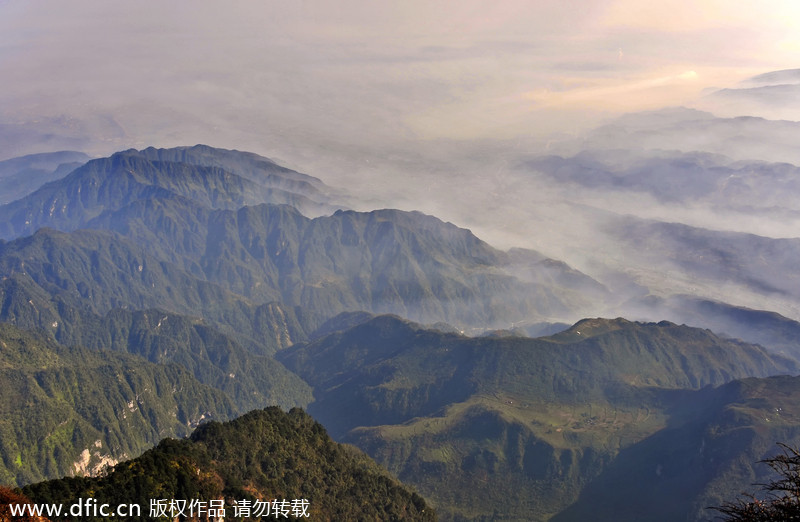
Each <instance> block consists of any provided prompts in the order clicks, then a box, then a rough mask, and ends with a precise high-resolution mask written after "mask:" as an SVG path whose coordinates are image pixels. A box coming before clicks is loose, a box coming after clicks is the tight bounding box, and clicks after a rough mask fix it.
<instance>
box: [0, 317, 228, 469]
mask: <svg viewBox="0 0 800 522" xmlns="http://www.w3.org/2000/svg"><path fill="white" fill-rule="evenodd" d="M0 389H2V390H3V393H2V399H0V455H2V460H1V461H0V482H2V483H4V484H26V483H30V482H32V481H36V480H42V479H43V478H48V477H56V476H63V475H73V474H83V473H91V472H96V471H99V470H100V469H102V468H103V467H104V466H105V465H107V464H113V463H115V462H117V461H118V460H120V459H123V458H126V457H128V458H129V457H131V456H133V455H138V454H140V453H141V452H142V451H144V450H146V449H147V448H149V447H150V446H152V445H153V444H155V443H156V442H158V441H159V440H161V439H162V438H164V437H168V436H184V435H186V434H187V433H189V431H190V429H191V428H193V427H194V426H196V425H197V424H198V423H199V422H200V421H201V420H203V419H208V418H223V419H224V418H229V417H230V416H231V415H232V414H233V413H234V412H235V407H234V405H233V404H232V402H231V401H230V400H229V399H228V397H227V396H226V395H225V394H224V393H222V392H220V391H218V390H215V389H213V388H211V387H209V386H206V385H203V384H201V383H199V382H198V381H197V380H195V379H194V378H193V377H192V376H191V374H189V373H188V372H187V371H186V370H185V369H183V368H181V367H180V366H178V365H176V364H167V365H156V364H152V363H149V362H147V361H146V360H144V359H142V358H140V357H135V356H132V355H128V354H121V353H110V352H96V351H91V350H87V349H85V348H66V347H64V346H60V345H57V344H55V343H54V342H52V341H51V340H50V339H48V338H46V337H45V336H44V335H42V334H38V333H31V332H26V331H23V330H19V329H17V328H15V327H13V326H11V325H8V324H4V323H0Z"/></svg>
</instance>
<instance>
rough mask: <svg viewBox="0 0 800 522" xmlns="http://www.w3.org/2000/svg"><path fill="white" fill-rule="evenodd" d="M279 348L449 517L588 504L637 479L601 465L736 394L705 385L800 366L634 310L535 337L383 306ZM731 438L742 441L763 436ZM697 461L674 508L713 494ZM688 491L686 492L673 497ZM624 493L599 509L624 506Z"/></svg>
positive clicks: (362, 439)
mask: <svg viewBox="0 0 800 522" xmlns="http://www.w3.org/2000/svg"><path fill="white" fill-rule="evenodd" d="M278 358H279V359H280V360H281V361H283V362H284V363H285V364H286V365H287V367H289V368H290V369H292V370H294V371H296V372H298V373H299V374H300V375H301V376H302V377H303V378H304V379H306V380H307V381H308V382H309V383H310V384H311V385H312V386H313V387H314V395H315V399H316V400H315V402H314V403H312V404H311V405H309V411H310V413H312V415H314V416H315V417H317V418H318V419H320V421H321V422H323V423H324V424H325V425H326V426H327V427H328V428H329V429H330V430H331V432H332V433H334V434H335V435H336V436H337V437H341V438H343V440H346V441H348V442H351V443H353V444H355V445H357V446H358V447H360V448H362V449H363V450H365V451H366V452H367V453H368V454H369V455H370V456H372V457H373V458H375V459H376V461H378V462H379V463H381V464H383V465H385V466H386V467H387V468H388V469H390V470H391V471H392V472H393V473H395V474H396V475H397V476H398V477H399V478H400V479H401V480H403V481H406V482H408V483H411V484H414V485H415V486H416V487H417V488H419V491H420V492H421V493H422V494H423V495H425V496H426V497H427V498H429V499H430V500H431V502H433V503H434V504H435V505H436V506H437V509H438V510H439V513H440V516H441V517H442V518H443V519H446V520H462V519H468V520H482V519H492V520H495V519H496V520H548V519H549V518H552V517H557V516H564V517H566V516H567V515H566V514H564V515H557V514H559V513H562V512H564V509H565V508H567V507H568V506H570V505H571V504H573V503H576V501H578V503H577V504H574V506H582V505H584V504H583V500H582V499H583V494H584V493H583V492H584V491H585V490H586V488H589V489H588V491H592V490H593V489H592V488H593V487H594V485H595V484H601V485H604V487H608V488H612V489H613V488H616V489H617V490H619V491H620V492H622V493H621V494H626V493H625V492H627V491H629V490H630V489H632V488H633V489H635V488H636V484H630V483H628V481H627V480H626V479H625V478H624V477H623V476H620V475H616V474H614V475H610V477H612V478H609V479H606V478H605V477H606V476H607V475H609V474H610V473H613V469H615V467H614V466H615V463H617V462H625V460H626V455H628V454H629V453H630V452H635V451H637V450H638V448H640V447H642V448H644V447H647V446H648V445H649V444H650V442H649V441H651V440H653V441H655V440H659V434H665V433H673V431H672V430H673V428H674V427H675V426H690V425H694V424H693V423H698V422H705V421H706V420H708V419H709V417H708V415H709V411H708V410H707V409H703V408H707V407H708V405H709V404H713V405H716V406H717V407H718V406H719V405H720V404H725V403H726V401H727V400H729V397H728V396H727V395H726V394H727V393H729V392H728V391H726V390H727V388H725V386H723V387H722V388H719V390H721V391H719V392H716V394H711V392H710V391H709V390H713V389H712V388H705V389H704V387H708V386H709V385H717V386H719V385H724V384H725V383H727V382H729V381H730V380H732V379H736V378H741V377H746V376H749V375H762V376H766V375H770V374H775V373H784V372H793V373H796V372H797V363H795V362H793V361H791V360H788V359H785V358H783V357H779V356H773V355H770V354H768V353H767V352H766V351H765V350H764V349H762V348H760V347H758V346H754V345H748V344H745V343H741V342H738V341H732V340H728V339H722V338H719V337H717V336H715V335H714V334H712V333H711V332H709V331H707V330H700V329H696V328H689V327H685V326H678V325H675V324H672V323H667V322H663V323H659V324H655V323H650V324H642V323H633V322H630V321H626V320H623V319H615V320H605V319H588V320H584V321H581V322H579V323H577V324H576V325H574V326H573V327H572V328H570V329H569V330H567V331H565V332H562V333H560V334H556V335H554V336H552V337H549V338H540V339H527V338H514V337H504V338H466V337H463V336H460V335H455V334H446V333H442V332H436V331H431V330H426V329H423V328H421V327H419V326H418V325H415V324H413V323H410V322H408V321H404V320H401V319H400V318H397V317H392V316H380V317H376V318H373V319H370V320H368V321H366V322H365V323H363V324H361V325H358V326H355V327H352V328H350V329H347V330H344V331H339V332H335V333H332V334H330V335H329V336H327V337H324V338H322V339H319V340H316V341H314V342H311V343H309V344H306V345H297V346H293V347H291V348H288V349H286V350H283V351H281V352H279V354H278ZM737 382H744V383H747V382H748V381H737ZM754 382H764V381H761V380H755V381H754ZM745 385H746V384H745ZM784 386H786V385H784ZM722 390H725V391H722ZM787 392H789V393H790V394H791V393H792V392H791V390H787ZM794 396H795V397H800V393H798V394H796V395H794ZM789 400H791V399H789ZM744 404H748V405H749V404H750V403H748V402H745V403H744ZM699 405H703V406H702V407H700V406H699ZM753 406H754V407H756V408H758V410H757V411H758V413H761V412H762V410H761V409H760V408H761V407H762V406H763V405H759V404H754V405H753ZM737 407H742V406H737V405H735V404H732V405H731V406H730V408H731V410H729V411H735V409H736V408H737ZM753 414H755V412H754V413H753ZM695 443H699V441H698V440H696V439H692V444H693V445H694V444H695ZM653 444H655V442H653ZM676 446H677V447H682V446H681V443H679V442H678V441H670V442H664V441H663V440H662V442H661V444H660V445H658V446H656V447H657V448H660V447H668V448H674V447H676ZM734 446H736V447H737V450H736V451H735V452H732V454H733V455H745V454H749V452H750V451H751V450H752V448H750V447H744V446H739V445H737V444H734ZM737 452H738V453H737ZM656 455H659V454H658V452H657V451H655V448H651V449H650V450H648V451H647V452H646V453H645V454H638V458H637V460H636V461H635V463H638V465H641V466H643V467H647V468H648V469H649V470H650V472H651V473H654V471H653V470H655V469H657V466H658V465H659V462H661V461H654V460H653V459H654V458H655V456H656ZM717 459H718V462H721V459H720V457H717ZM664 460H665V461H667V462H669V460H668V459H667V458H665V459H664ZM700 476H701V477H702V479H701V481H699V482H698V481H695V482H694V483H695V485H696V486H697V489H696V492H698V493H697V495H698V496H697V497H689V496H688V495H686V493H678V492H676V491H673V492H670V494H669V495H668V496H666V497H665V498H668V499H670V500H669V501H670V502H672V503H673V504H677V505H678V507H676V508H673V509H672V510H664V512H665V513H670V514H672V515H676V513H679V512H681V513H683V516H684V517H685V515H686V513H688V512H690V509H691V506H689V505H687V502H698V501H700V500H699V499H701V498H709V497H708V493H706V492H704V491H705V490H704V487H705V482H702V481H706V482H708V481H710V480H712V477H710V476H709V475H708V474H707V473H706V474H701V475H700ZM683 479H684V480H687V479H686V477H683ZM639 483H642V484H645V483H647V484H649V482H647V480H645V479H644V478H642V477H640V478H639ZM621 484H624V486H621ZM708 487H709V488H710V489H709V490H708V491H712V490H713V489H714V487H715V486H714V485H713V484H710V485H709V486H708ZM602 491H603V492H604V493H605V494H606V495H608V496H613V495H612V493H611V492H609V491H606V490H602ZM642 495H643V497H644V496H646V495H644V493H642ZM680 495H683V496H682V497H681V498H682V499H690V500H686V502H676V501H675V499H676V496H680ZM704 495H705V496H704ZM592 498H593V499H594V501H593V502H589V503H587V504H586V511H580V516H575V517H572V518H563V520H587V519H592V518H593V515H592V513H593V511H592V510H593V509H598V508H597V505H603V503H602V502H600V500H599V499H600V498H601V496H596V497H592ZM618 502H623V500H622V499H620V500H619V501H618ZM624 502H625V503H626V505H631V504H636V503H635V502H631V501H630V500H625V501H624ZM570 509H572V508H570ZM575 509H577V507H575ZM575 509H573V511H574V510H575ZM614 509H615V508H614V507H613V505H611V507H610V511H609V512H608V513H606V514H605V518H603V517H600V518H599V519H607V520H612V519H614V520H623V519H624V518H618V515H617V514H616V512H615V511H614ZM681 510H682V511H681ZM598 511H599V509H598ZM633 512H634V513H636V517H638V519H639V520H642V519H643V518H646V519H648V520H650V519H652V518H650V517H645V516H644V515H643V514H642V512H637V511H635V510H634V511H633ZM620 516H623V517H624V513H623V514H620ZM636 517H631V518H630V520H634V519H636ZM677 518H678V519H679V518H680V516H677ZM559 519H560V518H559ZM668 519H669V518H665V520H668ZM675 519H676V518H675V517H673V518H672V520H675Z"/></svg>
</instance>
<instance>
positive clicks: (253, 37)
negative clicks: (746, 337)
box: [0, 0, 800, 153]
mask: <svg viewBox="0 0 800 522" xmlns="http://www.w3.org/2000/svg"><path fill="white" fill-rule="evenodd" d="M798 24H800V3H797V2H795V1H763V2H749V1H748V2H739V1H737V2H730V1H696V0H693V1H678V2H676V1H659V2H642V1H641V0H586V1H569V0H566V1H565V0H555V1H551V0H545V1H532V0H522V1H519V0H513V1H508V0H506V1H499V2H498V1H496V0H495V1H476V0H460V1H457V2H456V1H452V2H450V1H448V2H444V1H431V0H424V1H418V0H404V1H403V2H373V1H361V0H343V1H342V0H337V1H329V0H312V1H302V0H294V1H290V2H287V1H253V2H245V1H237V2H216V1H215V2H211V1H170V2H161V1H137V2H122V1H108V0H102V1H83V0H78V1H69V2H63V1H25V2H22V1H0V77H2V78H3V88H2V92H0V118H2V120H3V121H5V122H9V121H14V122H21V121H25V122H29V121H31V120H32V119H34V118H40V117H42V116H57V115H67V116H74V117H81V118H86V117H87V115H89V114H103V115H105V114H111V115H112V116H113V117H114V118H115V120H116V122H117V123H118V124H119V125H120V127H121V129H116V130H114V129H110V130H109V129H107V130H106V132H107V133H109V135H107V136H105V137H106V138H107V139H108V140H109V141H110V142H111V145H113V144H116V143H117V141H120V143H121V142H123V141H125V140H126V139H127V140H128V141H131V140H133V143H132V144H133V145H149V144H151V143H150V142H151V141H155V140H160V143H161V144H163V145H175V144H185V143H194V142H196V141H206V142H209V141H210V142H212V144H217V145H221V146H234V145H235V144H236V142H239V141H241V140H243V139H244V140H245V142H246V143H245V145H246V146H247V147H250V148H254V147H255V148H256V149H258V148H259V144H262V145H261V146H260V150H256V151H257V152H263V153H266V152H279V151H277V150H275V148H274V145H270V144H274V143H277V142H280V141H282V140H283V141H285V142H291V143H294V144H295V145H297V143H298V141H303V140H305V141H307V142H309V143H310V144H313V147H326V146H327V147H337V146H338V145H340V144H346V145H347V146H350V147H355V148H357V147H361V146H363V147H365V148H371V147H373V146H376V147H380V146H386V145H389V144H392V143H398V142H403V141H415V140H431V139H447V140H452V139H456V140H461V139H476V138H477V139H485V138H514V137H518V136H523V137H525V136H531V135H533V136H541V135H544V134H548V133H550V132H552V131H557V132H571V131H574V130H576V129H579V128H581V127H582V125H583V124H584V123H585V122H587V121H595V119H594V118H595V117H596V116H598V115H600V116H604V115H605V116H607V115H609V114H614V113H617V112H621V111H622V112H624V111H632V110H639V109H645V108H656V107H661V106H664V105H679V104H684V103H687V102H688V101H690V100H693V99H696V98H697V97H698V96H699V95H700V93H701V92H702V91H703V89H706V88H709V87H714V86H730V85H731V84H734V83H735V82H737V81H739V80H741V79H744V78H746V77H748V76H752V75H754V74H758V73H762V72H766V71H771V70H776V69H785V68H790V67H793V66H794V65H795V64H798V63H800V60H799V59H798V58H800V31H798V30H797V26H798ZM98 125H101V126H102V124H98ZM114 132H117V134H116V135H114ZM123 135H124V138H121V139H119V140H117V138H119V136H123ZM115 136H116V137H115ZM214 137H216V138H217V139H218V140H219V142H217V143H214V139H213V138H214ZM114 140H117V141H114ZM167 142H169V143H167ZM112 148H113V147H112Z"/></svg>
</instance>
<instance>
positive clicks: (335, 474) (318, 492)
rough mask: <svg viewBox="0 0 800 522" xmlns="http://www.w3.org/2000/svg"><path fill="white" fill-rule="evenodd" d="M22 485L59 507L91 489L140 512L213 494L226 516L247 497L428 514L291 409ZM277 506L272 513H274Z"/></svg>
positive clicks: (348, 513)
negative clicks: (95, 469) (106, 467)
mask: <svg viewBox="0 0 800 522" xmlns="http://www.w3.org/2000/svg"><path fill="white" fill-rule="evenodd" d="M23 491H24V493H25V494H26V495H27V496H28V497H30V498H31V499H32V500H33V501H34V502H39V503H42V502H48V503H63V504H65V505H68V504H70V503H72V502H73V501H74V500H75V499H77V498H82V497H87V496H90V492H91V496H93V497H94V498H96V499H97V501H98V502H99V503H108V504H110V505H115V506H116V505H119V504H121V503H126V504H128V503H137V504H139V506H140V507H141V509H142V511H141V513H142V516H147V514H148V513H149V512H150V511H149V506H150V503H151V501H152V500H156V501H157V500H158V499H165V502H166V501H168V500H169V499H175V500H178V501H181V500H185V501H187V505H188V502H189V501H192V500H201V501H203V502H209V501H212V500H218V499H222V500H224V507H225V509H226V518H233V517H234V516H235V508H234V506H233V504H234V502H237V503H239V505H240V506H241V507H243V506H245V505H246V504H244V502H249V504H248V505H249V506H250V508H251V512H252V513H255V512H256V510H259V511H261V512H264V509H263V503H264V502H269V503H270V505H271V504H272V502H273V501H275V500H277V501H281V500H283V499H285V500H286V501H287V505H286V507H287V512H288V513H289V514H290V516H291V517H292V518H300V519H303V518H304V517H303V516H302V513H305V514H307V515H308V517H309V518H310V520H436V514H435V512H434V511H433V509H431V508H430V507H429V506H427V505H426V504H425V501H424V500H423V499H422V498H421V497H420V496H419V495H417V494H415V493H412V492H410V491H409V490H408V489H407V488H405V487H403V486H402V485H401V484H398V483H397V482H396V481H395V480H393V479H391V478H390V477H388V476H387V475H386V474H385V472H382V471H381V470H380V469H379V468H378V467H377V466H375V464H374V463H373V462H371V461H370V460H369V459H367V458H366V457H365V456H364V455H363V454H360V453H358V452H357V451H355V450H353V449H351V448H347V447H344V446H341V445H338V444H336V443H334V442H333V441H332V440H331V439H330V438H329V437H328V436H327V434H326V433H325V430H324V429H323V428H322V426H321V425H319V424H317V423H315V422H314V420H313V419H311V418H310V417H309V416H308V415H306V414H305V413H303V412H302V411H301V410H298V409H294V410H292V411H290V412H289V413H284V412H283V411H281V410H279V409H277V408H268V409H265V410H260V411H253V412H250V413H248V414H247V415H244V416H242V417H240V418H238V419H235V420H233V421H230V422H226V423H218V422H211V423H207V424H204V425H203V426H201V427H199V428H198V429H197V430H195V432H194V433H193V434H192V436H191V438H190V439H186V440H172V439H167V440H164V441H162V442H161V443H160V444H159V445H158V446H157V447H156V448H154V449H152V450H150V451H148V452H147V453H145V454H144V455H142V456H141V457H139V458H137V459H135V460H132V461H129V462H125V463H122V464H120V465H118V466H116V468H115V469H114V470H113V471H112V472H111V473H109V474H108V475H107V476H105V477H101V478H97V479H82V480H76V479H73V480H67V479H63V480H57V481H50V482H44V483H40V484H33V485H30V486H27V487H26V488H25V489H24V490H23ZM303 500H305V501H307V502H305V504H304V505H305V507H301V505H300V501H303ZM257 501H260V502H261V503H262V506H261V507H259V506H258V505H256V504H255V503H256V502H257ZM293 501H297V503H296V504H293V503H292V502H293ZM205 507H209V505H208V504H206V505H205ZM167 509H168V508H167ZM267 509H268V510H269V511H267V512H266V515H265V516H264V518H270V517H272V516H273V511H272V508H271V506H270V507H269V508H267ZM295 509H296V510H295ZM280 512H281V511H280V509H277V510H276V511H275V513H277V515H275V517H276V518H280V517H281V515H280ZM187 513H188V508H187ZM206 513H207V512H206ZM252 513H251V514H252ZM297 515H299V516H297ZM246 518H247V517H246ZM106 520H108V518H106ZM112 520H117V518H112Z"/></svg>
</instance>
